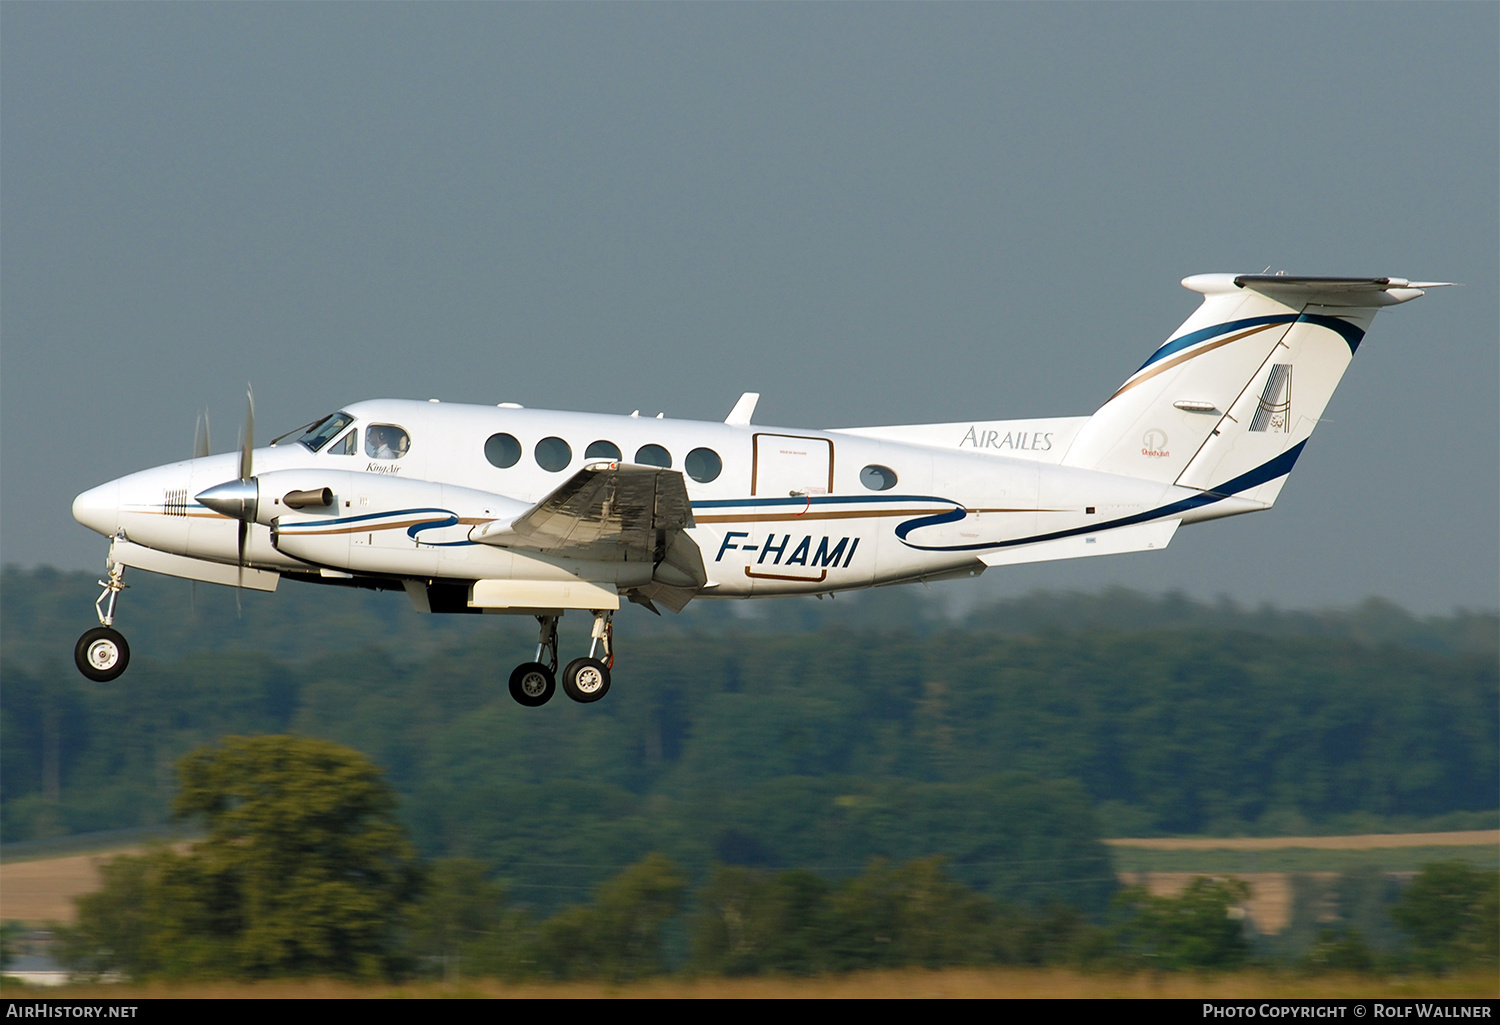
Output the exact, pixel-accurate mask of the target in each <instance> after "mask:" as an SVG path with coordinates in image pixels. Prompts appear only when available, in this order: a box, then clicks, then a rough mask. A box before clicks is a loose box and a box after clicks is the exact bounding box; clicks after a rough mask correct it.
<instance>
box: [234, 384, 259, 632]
mask: <svg viewBox="0 0 1500 1025" xmlns="http://www.w3.org/2000/svg"><path fill="white" fill-rule="evenodd" d="M254 452H255V390H254V389H253V388H251V387H250V385H248V384H246V385H245V437H244V447H243V448H241V449H240V480H241V481H249V480H250V478H252V477H254V476H255V456H254ZM249 536H250V521H249V520H248V519H241V520H240V531H239V558H238V559H237V560H236V561H237V562H238V564H239V567H238V570H237V572H236V577H237V580H236V582H235V588H234V611H235V614H236V615H242V614H243V609H241V608H240V592H242V591H243V590H244V589H245V542H246V540H247V539H248V538H249Z"/></svg>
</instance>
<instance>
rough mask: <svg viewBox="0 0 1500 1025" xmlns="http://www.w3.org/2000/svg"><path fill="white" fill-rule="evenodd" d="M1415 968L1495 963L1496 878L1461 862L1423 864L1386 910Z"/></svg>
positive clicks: (1499, 884) (1498, 934)
mask: <svg viewBox="0 0 1500 1025" xmlns="http://www.w3.org/2000/svg"><path fill="white" fill-rule="evenodd" d="M1391 918H1393V919H1394V920H1395V922H1396V924H1397V925H1398V926H1400V927H1401V930H1402V931H1403V932H1405V933H1406V934H1407V935H1408V936H1410V937H1411V939H1412V942H1413V944H1414V946H1415V947H1416V959H1417V961H1418V963H1419V964H1421V965H1423V966H1424V967H1426V968H1428V969H1431V970H1433V971H1438V972H1442V971H1446V970H1448V969H1450V968H1459V967H1464V966H1467V965H1471V964H1494V963H1495V961H1496V960H1497V957H1496V954H1497V949H1496V948H1497V946H1500V875H1497V874H1496V873H1494V872H1482V871H1480V870H1479V869H1476V868H1471V867H1470V866H1468V865H1465V864H1464V863H1463V862H1461V861H1439V862H1433V863H1432V864H1429V865H1424V866H1423V867H1422V871H1421V872H1419V873H1418V874H1417V877H1416V879H1414V880H1413V881H1412V884H1411V885H1410V886H1409V887H1407V888H1406V892H1404V893H1403V894H1402V895H1401V897H1400V898H1399V899H1398V900H1397V901H1396V905H1395V907H1393V908H1392V909H1391Z"/></svg>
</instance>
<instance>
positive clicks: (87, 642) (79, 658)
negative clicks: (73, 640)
mask: <svg viewBox="0 0 1500 1025" xmlns="http://www.w3.org/2000/svg"><path fill="white" fill-rule="evenodd" d="M73 662H74V664H75V665H77V666H78V671H79V672H80V673H82V674H83V675H84V676H87V677H88V678H89V679H90V680H93V681H94V682H95V683H108V682H109V681H110V680H113V679H115V678H117V677H118V676H119V675H120V674H121V673H123V672H124V671H125V667H126V666H128V665H130V645H128V644H126V643H125V637H124V636H123V635H122V634H121V633H120V631H118V630H111V629H110V628H109V627H107V626H96V627H94V628H93V629H92V630H86V631H84V634H83V636H82V637H80V638H78V643H77V644H75V645H73Z"/></svg>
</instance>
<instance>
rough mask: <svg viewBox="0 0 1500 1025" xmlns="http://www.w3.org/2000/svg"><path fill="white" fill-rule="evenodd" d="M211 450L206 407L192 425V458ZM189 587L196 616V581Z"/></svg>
mask: <svg viewBox="0 0 1500 1025" xmlns="http://www.w3.org/2000/svg"><path fill="white" fill-rule="evenodd" d="M212 451H213V441H212V440H211V438H210V435H209V430H208V408H207V407H204V408H203V409H200V410H198V422H197V423H195V424H194V425H193V458H194V459H202V458H203V457H204V456H206V455H208V454H210V453H211V452H212ZM189 587H190V588H191V591H190V594H189V598H188V600H189V603H190V605H191V607H192V610H193V617H194V618H195V619H196V618H197V616H198V581H196V580H192V581H189Z"/></svg>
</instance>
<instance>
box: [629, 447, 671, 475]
mask: <svg viewBox="0 0 1500 1025" xmlns="http://www.w3.org/2000/svg"><path fill="white" fill-rule="evenodd" d="M635 461H636V462H637V463H640V464H641V465H642V466H660V467H661V468H662V469H664V470H670V469H671V468H672V453H670V452H668V451H667V450H666V449H664V448H662V447H661V446H660V445H642V446H641V447H640V448H638V449H636V450H635Z"/></svg>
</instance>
